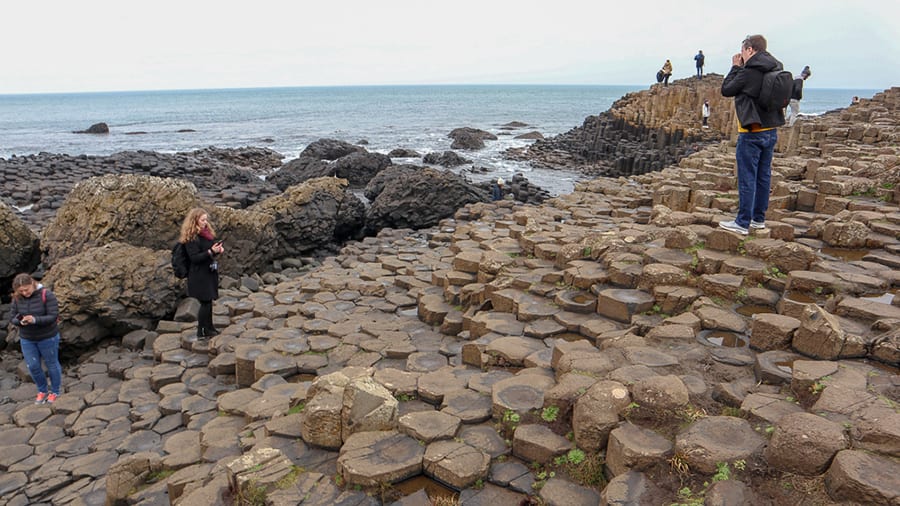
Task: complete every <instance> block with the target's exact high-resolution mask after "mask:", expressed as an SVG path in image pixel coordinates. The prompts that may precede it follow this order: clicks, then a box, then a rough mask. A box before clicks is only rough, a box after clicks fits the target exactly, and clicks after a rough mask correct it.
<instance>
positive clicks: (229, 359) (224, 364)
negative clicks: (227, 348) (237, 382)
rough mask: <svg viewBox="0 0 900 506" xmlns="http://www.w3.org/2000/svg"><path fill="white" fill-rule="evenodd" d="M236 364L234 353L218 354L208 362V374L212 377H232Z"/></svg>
mask: <svg viewBox="0 0 900 506" xmlns="http://www.w3.org/2000/svg"><path fill="white" fill-rule="evenodd" d="M236 362H237V361H236V359H235V357H234V353H231V352H226V353H220V354H218V355H216V357H215V358H214V359H212V360H210V361H209V364H208V365H207V369H209V374H210V375H212V376H219V375H233V374H234V372H235V364H236Z"/></svg>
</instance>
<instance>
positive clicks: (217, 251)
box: [212, 242, 225, 255]
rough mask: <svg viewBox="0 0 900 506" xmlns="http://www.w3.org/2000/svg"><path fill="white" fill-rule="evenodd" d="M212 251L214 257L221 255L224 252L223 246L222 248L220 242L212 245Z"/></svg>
mask: <svg viewBox="0 0 900 506" xmlns="http://www.w3.org/2000/svg"><path fill="white" fill-rule="evenodd" d="M212 251H213V253H215V254H216V255H221V254H222V253H223V252H224V251H225V246H223V245H222V243H221V242H217V243H215V244H213V245H212Z"/></svg>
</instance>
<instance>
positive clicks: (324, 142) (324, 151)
mask: <svg viewBox="0 0 900 506" xmlns="http://www.w3.org/2000/svg"><path fill="white" fill-rule="evenodd" d="M365 151H366V148H363V147H360V146H354V145H353V144H350V143H349V142H344V141H338V140H335V139H319V140H317V141H315V142H312V143H310V144H309V145H308V146H306V149H304V150H303V152H302V153H300V156H301V157H304V156H308V157H310V158H315V159H316V160H337V159H338V158H341V157H342V156H347V155H349V154H350V153H358V152H361V153H364V152H365Z"/></svg>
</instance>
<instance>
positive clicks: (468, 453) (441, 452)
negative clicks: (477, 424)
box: [423, 441, 491, 490]
mask: <svg viewBox="0 0 900 506" xmlns="http://www.w3.org/2000/svg"><path fill="white" fill-rule="evenodd" d="M490 463H491V457H490V455H488V454H487V453H485V452H483V451H481V450H479V449H478V448H474V447H472V446H470V445H468V444H465V443H459V442H456V441H437V442H434V443H431V444H429V445H428V448H427V449H426V450H425V455H424V457H423V464H424V471H425V474H426V475H428V476H432V477H434V478H436V479H438V480H440V481H441V482H443V483H446V484H448V485H450V486H451V487H453V488H455V489H457V490H462V489H464V488H466V487H469V486H471V485H473V484H474V483H475V482H476V481H478V480H484V479H485V478H487V475H488V469H489V467H490Z"/></svg>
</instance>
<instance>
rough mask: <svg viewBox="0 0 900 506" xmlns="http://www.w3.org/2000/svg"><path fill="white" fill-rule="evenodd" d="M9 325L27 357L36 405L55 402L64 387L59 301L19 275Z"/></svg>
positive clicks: (24, 275)
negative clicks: (42, 363) (48, 380)
mask: <svg viewBox="0 0 900 506" xmlns="http://www.w3.org/2000/svg"><path fill="white" fill-rule="evenodd" d="M12 289H13V296H12V303H10V306H9V309H10V317H9V322H10V323H11V324H13V325H14V326H16V327H18V328H19V345H20V346H22V355H24V357H25V366H26V367H28V374H30V375H31V379H33V380H34V384H35V386H37V389H38V393H37V397H36V398H35V399H34V403H35V404H44V403H49V404H53V403H54V402H56V398H57V397H59V393H60V391H61V390H60V387H61V385H62V366H61V365H60V364H59V326H58V324H57V320H59V301H58V300H57V299H56V296H55V295H53V292H51V291H50V290H48V289H46V288H44V286H43V285H40V284H38V282H37V281H35V280H34V278H32V277H31V276H29V275H28V274H25V273H22V274H18V275H16V277H14V278H13V282H12ZM42 360H43V362H44V365H46V366H47V372H48V373H49V375H50V384H49V385H48V384H47V376H45V375H44V368H43V366H41V361H42Z"/></svg>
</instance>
